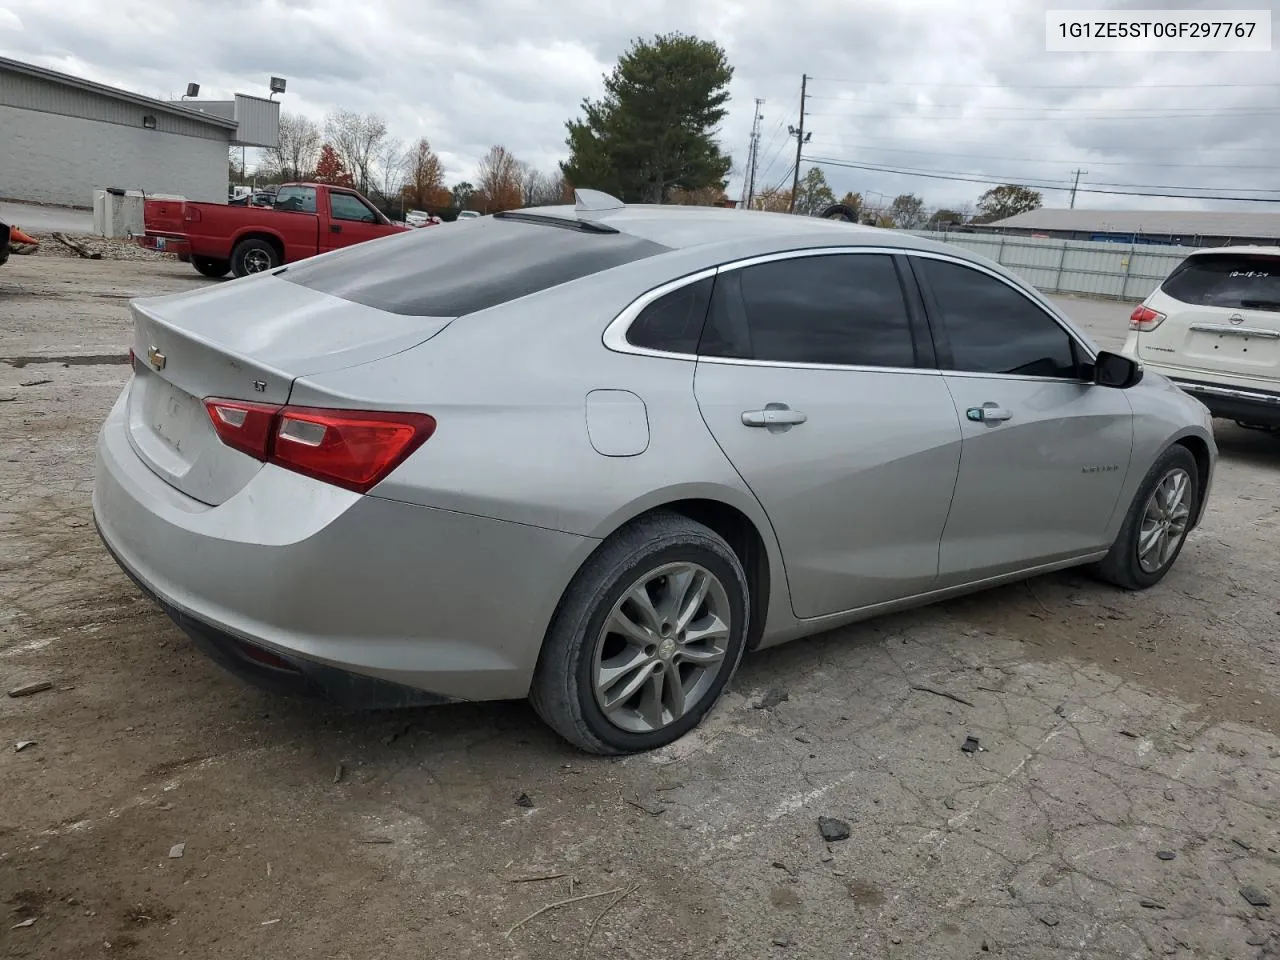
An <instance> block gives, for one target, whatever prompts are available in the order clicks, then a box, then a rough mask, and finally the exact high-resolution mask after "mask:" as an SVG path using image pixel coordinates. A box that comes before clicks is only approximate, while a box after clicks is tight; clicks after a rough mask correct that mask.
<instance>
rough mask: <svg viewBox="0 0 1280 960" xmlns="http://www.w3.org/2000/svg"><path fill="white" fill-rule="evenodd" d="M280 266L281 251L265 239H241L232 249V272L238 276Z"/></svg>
mask: <svg viewBox="0 0 1280 960" xmlns="http://www.w3.org/2000/svg"><path fill="white" fill-rule="evenodd" d="M278 266H280V253H279V252H278V251H277V250H276V248H275V247H273V246H272V245H271V244H269V243H267V241H265V240H257V239H254V238H252V237H251V238H249V239H248V240H241V241H240V242H239V243H237V244H236V248H235V249H234V250H232V251H231V272H232V273H234V274H235V275H236V276H237V277H244V276H248V275H249V274H251V273H262V272H264V271H266V270H274V269H275V268H276V267H278Z"/></svg>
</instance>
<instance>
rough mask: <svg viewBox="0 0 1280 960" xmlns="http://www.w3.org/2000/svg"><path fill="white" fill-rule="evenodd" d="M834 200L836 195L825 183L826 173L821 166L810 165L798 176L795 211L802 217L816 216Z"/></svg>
mask: <svg viewBox="0 0 1280 960" xmlns="http://www.w3.org/2000/svg"><path fill="white" fill-rule="evenodd" d="M835 202H836V195H835V194H834V193H833V192H832V190H831V186H830V185H829V184H828V183H827V175H826V174H825V173H823V172H822V168H821V167H810V168H809V170H808V172H806V173H805V175H804V176H803V177H801V178H800V186H799V188H798V189H797V190H796V208H795V212H796V213H798V214H800V216H802V217H816V216H817V215H818V214H820V213H822V211H823V210H825V209H827V207H829V206H831V205H832V204H833V203H835Z"/></svg>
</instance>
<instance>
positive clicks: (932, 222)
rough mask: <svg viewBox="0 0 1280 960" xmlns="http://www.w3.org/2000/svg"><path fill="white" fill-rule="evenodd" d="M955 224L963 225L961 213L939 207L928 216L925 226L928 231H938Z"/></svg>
mask: <svg viewBox="0 0 1280 960" xmlns="http://www.w3.org/2000/svg"><path fill="white" fill-rule="evenodd" d="M957 223H964V214H963V213H961V212H960V211H958V210H948V209H946V208H945V207H939V208H938V209H937V210H935V211H933V213H932V214H930V215H929V222H928V224H926V225H927V226H928V227H929V229H930V230H938V229H940V228H942V227H946V226H950V225H952V224H957Z"/></svg>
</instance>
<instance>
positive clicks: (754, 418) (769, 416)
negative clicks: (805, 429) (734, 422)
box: [742, 403, 809, 427]
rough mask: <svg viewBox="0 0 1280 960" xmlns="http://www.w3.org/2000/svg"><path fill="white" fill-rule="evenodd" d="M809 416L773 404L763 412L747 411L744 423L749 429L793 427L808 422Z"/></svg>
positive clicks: (744, 414)
mask: <svg viewBox="0 0 1280 960" xmlns="http://www.w3.org/2000/svg"><path fill="white" fill-rule="evenodd" d="M808 419H809V417H808V415H807V414H804V413H801V412H800V411H799V410H792V409H791V408H790V407H788V406H786V405H785V404H781V403H771V404H769V405H768V406H767V407H765V408H764V409H763V410H745V411H743V414H742V422H743V424H745V425H746V426H748V427H780V426H793V425H795V424H798V423H804V422H805V421H806V420H808Z"/></svg>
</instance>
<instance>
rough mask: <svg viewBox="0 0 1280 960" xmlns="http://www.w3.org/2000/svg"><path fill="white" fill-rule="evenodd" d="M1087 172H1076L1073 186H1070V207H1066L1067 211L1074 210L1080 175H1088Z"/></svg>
mask: <svg viewBox="0 0 1280 960" xmlns="http://www.w3.org/2000/svg"><path fill="white" fill-rule="evenodd" d="M1088 172H1089V171H1088V170H1077V171H1076V180H1075V183H1073V184H1072V185H1071V203H1070V205H1069V206H1068V209H1069V210H1074V209H1075V208H1076V189H1077V188H1078V187H1079V186H1080V174H1082V173H1088Z"/></svg>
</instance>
